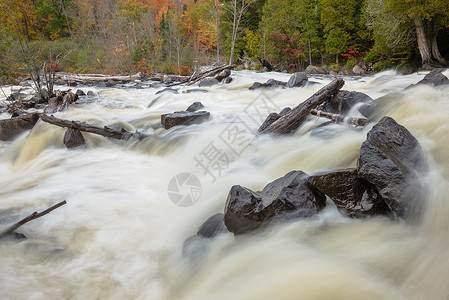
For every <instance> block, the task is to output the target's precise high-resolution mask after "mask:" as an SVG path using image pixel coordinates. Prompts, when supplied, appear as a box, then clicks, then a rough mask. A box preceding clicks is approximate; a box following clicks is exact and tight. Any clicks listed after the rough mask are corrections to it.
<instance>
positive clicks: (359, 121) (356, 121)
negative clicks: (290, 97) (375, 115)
mask: <svg viewBox="0 0 449 300" xmlns="http://www.w3.org/2000/svg"><path fill="white" fill-rule="evenodd" d="M310 113H311V114H312V115H314V116H317V117H325V118H328V119H331V120H332V121H334V123H345V124H350V125H355V126H366V125H367V124H368V122H369V121H368V119H363V118H351V117H345V116H342V115H339V114H332V113H328V112H325V111H322V110H317V109H312V110H311V111H310Z"/></svg>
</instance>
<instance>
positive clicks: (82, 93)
mask: <svg viewBox="0 0 449 300" xmlns="http://www.w3.org/2000/svg"><path fill="white" fill-rule="evenodd" d="M75 94H77V95H78V96H86V93H84V91H83V90H79V89H78V90H76V93H75Z"/></svg>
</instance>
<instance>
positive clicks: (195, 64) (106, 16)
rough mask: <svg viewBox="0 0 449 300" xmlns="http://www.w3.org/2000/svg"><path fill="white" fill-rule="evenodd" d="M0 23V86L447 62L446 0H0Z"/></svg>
mask: <svg viewBox="0 0 449 300" xmlns="http://www.w3.org/2000/svg"><path fill="white" fill-rule="evenodd" d="M0 19H1V23H0V24H1V27H0V77H1V80H2V82H7V81H8V80H11V79H12V78H16V77H17V76H21V75H24V74H27V73H30V72H31V71H32V69H33V68H54V69H55V70H57V71H59V70H63V71H66V72H73V73H105V74H123V73H132V72H143V73H146V74H153V73H170V74H181V75H188V74H192V73H193V72H194V71H195V70H198V69H199V68H200V67H201V66H204V65H211V64H214V63H217V62H221V63H236V64H238V65H239V68H247V69H254V70H261V69H262V68H263V65H262V63H261V62H262V61H263V59H265V60H267V61H268V62H270V63H271V64H272V66H273V67H274V68H275V69H277V70H288V71H291V72H293V71H301V70H304V69H305V68H306V67H307V66H309V65H314V66H320V67H322V68H324V69H327V70H328V71H334V72H341V73H343V74H344V73H345V72H350V71H351V70H352V69H353V68H354V66H356V65H359V66H361V67H362V68H363V69H365V70H367V71H370V72H371V71H380V70H383V69H388V68H395V69H397V70H399V71H401V72H403V73H407V72H412V71H415V70H417V69H420V68H432V67H443V66H446V65H447V62H448V60H449V42H448V41H449V1H447V0H432V1H421V0H345V1H344V0H282V1H281V0H224V1H217V0H165V1H164V0H23V1H16V0H0Z"/></svg>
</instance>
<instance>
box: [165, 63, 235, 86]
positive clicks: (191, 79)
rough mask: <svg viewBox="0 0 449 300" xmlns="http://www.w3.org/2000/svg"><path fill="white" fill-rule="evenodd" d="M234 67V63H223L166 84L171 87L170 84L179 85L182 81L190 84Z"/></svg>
mask: <svg viewBox="0 0 449 300" xmlns="http://www.w3.org/2000/svg"><path fill="white" fill-rule="evenodd" d="M234 68H235V65H225V66H219V67H215V68H213V69H210V70H207V71H204V72H201V73H198V74H196V75H195V74H193V75H192V76H189V77H187V78H185V79H182V80H180V81H179V82H176V83H173V84H169V85H167V86H168V87H171V86H176V85H180V84H184V83H187V85H192V84H195V83H197V82H198V81H200V80H202V79H204V78H206V77H211V76H215V75H217V74H219V73H220V72H222V71H223V70H231V69H234Z"/></svg>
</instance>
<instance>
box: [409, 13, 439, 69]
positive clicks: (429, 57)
mask: <svg viewBox="0 0 449 300" xmlns="http://www.w3.org/2000/svg"><path fill="white" fill-rule="evenodd" d="M413 21H414V22H415V29H416V38H417V40H418V48H419V53H420V54H421V61H422V66H423V67H424V68H429V67H442V66H444V65H446V64H447V62H446V61H445V59H444V58H443V57H442V56H441V54H440V51H439V49H438V43H437V34H436V33H435V34H434V36H433V37H428V34H427V32H426V27H425V25H424V22H423V20H422V19H421V17H419V16H415V17H414V18H413Z"/></svg>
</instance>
